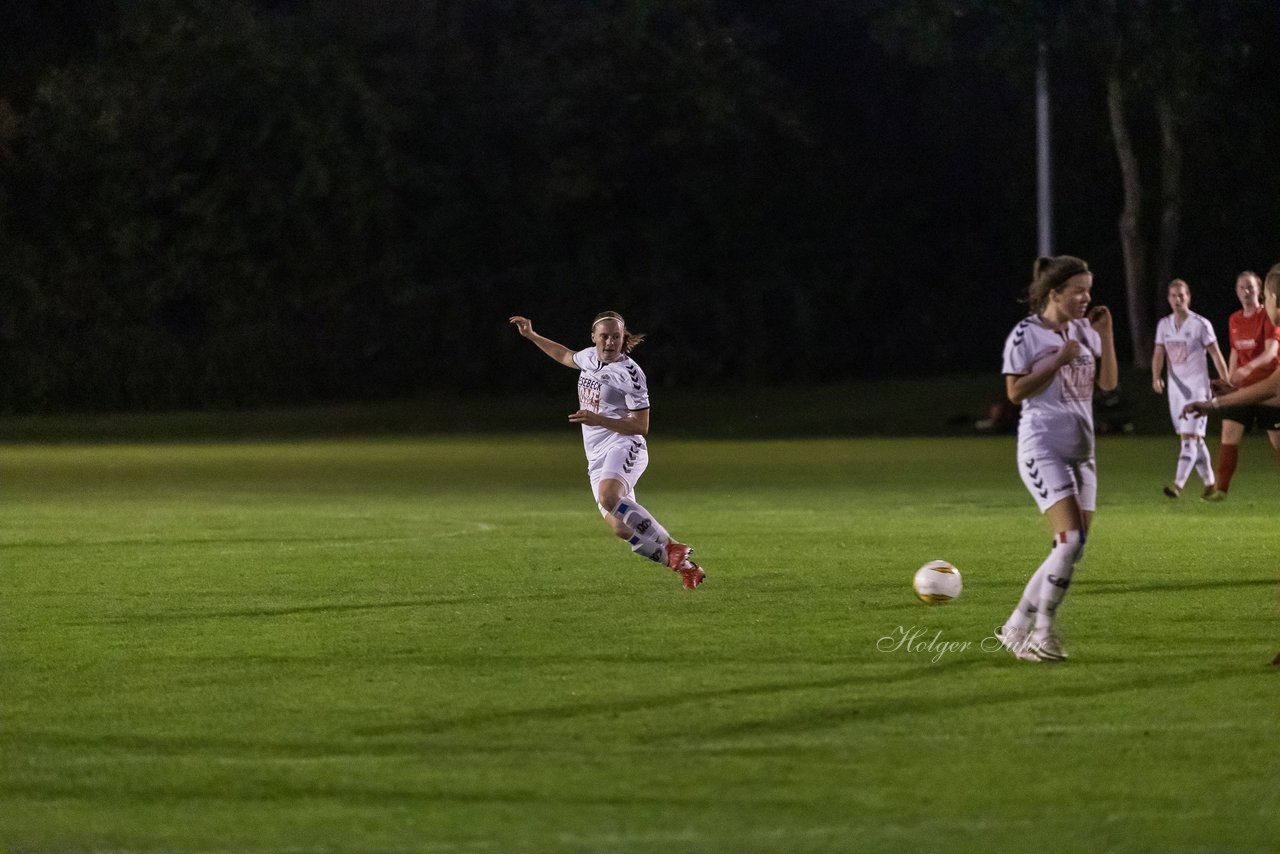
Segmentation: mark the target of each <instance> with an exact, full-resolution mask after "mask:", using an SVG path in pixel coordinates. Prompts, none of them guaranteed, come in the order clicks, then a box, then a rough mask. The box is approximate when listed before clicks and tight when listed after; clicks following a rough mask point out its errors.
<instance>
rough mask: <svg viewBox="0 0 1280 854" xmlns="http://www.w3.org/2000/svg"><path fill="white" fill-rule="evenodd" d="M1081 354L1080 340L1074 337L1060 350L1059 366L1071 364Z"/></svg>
mask: <svg viewBox="0 0 1280 854" xmlns="http://www.w3.org/2000/svg"><path fill="white" fill-rule="evenodd" d="M1079 355H1080V342H1079V341H1077V340H1076V339H1074V338H1072V339H1071V340H1070V341H1068V342H1067V343H1066V344H1063V345H1062V349H1061V350H1059V351H1058V359H1057V361H1058V367H1062V366H1063V365H1069V364H1071V362H1072V361H1073V360H1074V359H1075V357H1076V356H1079Z"/></svg>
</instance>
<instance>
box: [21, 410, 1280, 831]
mask: <svg viewBox="0 0 1280 854" xmlns="http://www.w3.org/2000/svg"><path fill="white" fill-rule="evenodd" d="M1252 438H1253V437H1251V440H1252ZM1246 444H1248V443H1246ZM1255 444H1257V447H1256V448H1255V447H1254V445H1252V444H1249V446H1248V447H1247V448H1246V450H1245V454H1244V456H1245V457H1246V462H1245V463H1244V464H1243V465H1242V467H1241V471H1240V473H1239V474H1238V475H1237V479H1236V483H1235V484H1234V488H1233V490H1232V495H1231V498H1230V499H1229V501H1227V502H1224V503H1223V504H1220V505H1209V504H1204V503H1202V502H1198V501H1195V500H1192V499H1183V500H1181V501H1178V502H1172V501H1168V500H1167V499H1164V498H1163V497H1162V496H1161V495H1160V494H1159V489H1160V486H1161V485H1162V484H1163V483H1164V481H1165V480H1166V479H1167V474H1168V472H1167V469H1169V468H1170V467H1171V465H1172V463H1173V461H1174V456H1175V455H1176V443H1173V442H1171V441H1166V440H1154V439H1134V438H1124V439H1104V440H1103V443H1102V445H1101V448H1100V470H1101V480H1102V485H1101V501H1100V508H1099V514H1098V517H1097V524H1096V526H1095V530H1094V535H1093V536H1092V537H1091V538H1090V542H1089V546H1088V551H1087V554H1086V558H1085V560H1084V562H1083V563H1082V564H1081V566H1080V569H1079V572H1078V575H1077V583H1076V584H1075V586H1074V587H1073V589H1072V592H1071V594H1070V596H1069V597H1068V600H1067V604H1066V606H1064V611H1063V618H1062V619H1063V625H1064V634H1065V636H1066V639H1067V642H1068V644H1069V646H1070V648H1071V650H1072V656H1073V660H1072V661H1070V662H1068V663H1066V664H1064V665H1060V666H1050V665H1028V664H1024V663H1020V662H1016V661H1014V660H1012V658H1010V657H1009V656H1007V655H1006V654H1003V653H1000V652H998V651H996V652H993V651H990V650H989V649H986V648H984V647H983V641H984V640H987V639H989V637H990V635H991V632H992V630H993V628H994V626H995V625H996V624H997V623H998V622H999V621H1000V620H1002V619H1003V617H1004V616H1005V615H1006V614H1007V612H1008V610H1009V609H1010V608H1011V607H1012V604H1013V599H1014V598H1015V597H1016V596H1017V593H1018V591H1019V590H1020V588H1021V586H1022V585H1023V584H1024V583H1025V579H1026V577H1027V575H1028V574H1029V572H1030V571H1031V569H1032V568H1034V566H1035V564H1037V563H1038V562H1039V561H1040V559H1042V557H1043V552H1044V551H1045V550H1046V549H1047V544H1048V538H1047V536H1046V534H1045V531H1044V529H1043V527H1042V524H1041V523H1040V521H1039V520H1037V519H1036V518H1035V513H1034V510H1033V508H1032V505H1031V504H1030V500H1029V499H1028V498H1027V496H1026V495H1025V494H1024V493H1023V490H1022V488H1021V485H1020V483H1019V482H1018V480H1017V475H1016V473H1015V472H1014V469H1013V448H1012V441H1011V440H1009V439H1005V438H992V439H945V440H930V439H901V440H892V439H874V440H836V439H827V440H799V441H780V440H769V441H759V442H751V441H726V442H697V441H672V440H664V439H661V438H657V439H655V441H654V443H653V445H654V457H653V459H654V461H653V464H652V466H651V468H650V471H649V472H648V473H647V474H646V476H645V479H644V481H643V482H642V484H641V490H640V495H641V500H642V501H644V502H645V504H646V506H648V507H649V508H650V509H652V510H653V511H654V512H655V513H657V515H658V517H659V518H660V519H661V520H662V521H663V522H664V524H666V525H668V526H669V527H670V528H671V529H672V530H673V531H674V532H675V533H677V534H678V535H681V536H683V537H685V538H687V539H688V540H690V541H691V542H693V543H694V545H695V546H697V548H698V554H699V556H700V558H701V559H702V560H703V561H704V562H705V564H706V566H707V569H708V571H709V573H710V576H709V581H708V583H707V585H706V586H705V587H704V588H703V589H701V590H699V591H697V592H696V593H688V592H687V591H684V590H682V589H681V588H680V586H679V583H678V579H677V578H675V576H674V575H673V574H672V573H670V572H669V571H664V570H662V569H661V568H658V567H655V566H653V565H649V564H646V563H644V562H642V561H639V560H637V559H635V558H634V557H633V556H631V555H630V553H629V552H628V551H627V550H626V548H625V546H623V545H621V544H620V543H618V542H617V541H616V540H615V539H614V538H613V537H612V536H611V535H609V534H608V533H607V531H606V530H605V527H604V525H603V524H602V523H601V522H600V520H599V519H598V518H597V517H598V514H597V513H596V511H595V508H594V506H593V504H592V502H591V496H590V493H589V491H588V488H587V486H586V483H585V476H584V468H585V466H584V464H583V461H582V458H581V448H580V446H579V445H578V443H577V442H576V439H575V438H573V437H571V436H567V435H559V436H555V437H542V436H533V437H515V438H500V437H486V438H481V439H474V440H473V439H465V438H456V437H455V438H448V439H438V440H416V439H379V440H375V441H367V442H366V441H355V440H352V441H336V440H330V441H320V442H300V443H271V442H252V443H236V444H216V443H210V444H192V445H179V444H170V445H159V446H148V445H130V446H114V445H102V446H93V447H87V446H57V447H36V446H24V447H10V448H0V480H2V481H3V483H4V484H5V487H6V488H5V490H4V491H3V493H0V514H2V518H3V521H4V524H3V525H2V526H0V562H2V568H0V597H3V602H4V607H3V609H0V640H2V641H3V643H2V644H0V684H2V685H3V686H4V693H3V700H2V701H0V721H2V722H3V727H2V728H0V847H3V848H6V849H12V850H30V851H44V850H48V851H54V850H57V851H65V850H95V851H111V850H116V851H157V850H165V851H175V850H176V851H224V850H225V851H229V850H237V851H240V850H244V851H289V850H307V851H367V850H379V851H401V850H403V851H424V850H425V851H431V850H438V851H452V850H457V851H465V850H502V851H509V850H514V851H543V850H602V849H607V850H611V851H612V850H620V851H650V850H664V851H669V850H697V851H771V850H778V849H779V848H785V849H787V850H797V851H823V850H848V849H851V848H872V849H877V850H879V849H901V850H918V849H921V848H926V847H927V848H934V849H949V850H991V849H993V848H995V849H1000V848H1014V847H1026V845H1027V844H1028V834H1029V833H1034V834H1038V838H1041V839H1047V840H1052V844H1053V845H1054V847H1057V848H1064V849H1080V850H1098V849H1109V850H1151V849H1153V848H1157V847H1165V848H1170V849H1173V850H1190V849H1216V850H1222V849H1230V850H1243V851H1249V850H1256V851H1264V850H1271V848H1272V843H1273V841H1274V839H1275V838H1277V837H1280V819H1278V818H1277V815H1280V803H1277V795H1276V794H1275V793H1276V792H1277V791H1278V790H1280V787H1278V786H1276V785H1275V784H1276V780H1275V778H1274V768H1275V767H1276V763H1275V762H1274V751H1273V750H1270V748H1268V747H1267V745H1269V744H1271V743H1273V741H1274V739H1273V735H1274V727H1275V721H1276V717H1275V688H1276V686H1277V682H1276V678H1277V676H1278V675H1280V674H1276V673H1274V672H1272V669H1271V668H1269V667H1268V666H1267V664H1266V662H1267V661H1269V659H1270V657H1271V656H1272V655H1274V654H1275V652H1276V649H1277V648H1280V640H1278V637H1277V635H1278V633H1277V632H1276V620H1275V616H1276V602H1277V600H1276V592H1275V580H1276V579H1275V570H1274V568H1273V566H1272V565H1271V563H1270V561H1269V559H1268V558H1267V554H1268V552H1267V551H1266V550H1265V540H1263V539H1262V537H1263V536H1264V534H1261V533H1260V534H1259V535H1257V537H1258V538H1257V539H1256V540H1255V539H1251V538H1247V537H1241V536H1240V535H1239V532H1240V531H1242V530H1252V531H1258V532H1265V531H1267V530H1269V528H1268V527H1267V526H1268V525H1269V524H1270V523H1271V519H1272V517H1273V515H1274V506H1275V505H1274V501H1273V500H1272V498H1271V496H1272V495H1273V494H1274V489H1273V484H1274V473H1273V472H1270V471H1267V470H1265V469H1264V468H1263V467H1262V466H1260V465H1252V466H1251V465H1250V464H1249V463H1250V461H1252V460H1254V458H1255V457H1256V458H1257V459H1259V460H1260V459H1262V458H1263V457H1264V456H1265V454H1266V453H1267V451H1266V450H1265V448H1264V447H1263V445H1264V443H1255ZM935 557H944V558H947V559H949V560H951V561H952V562H954V563H956V564H957V565H958V566H960V567H961V569H962V571H963V572H964V573H965V576H964V577H965V583H966V589H965V593H964V595H963V596H962V597H961V598H960V599H959V600H958V601H956V602H955V603H952V604H949V605H947V606H945V607H939V608H927V607H925V606H922V605H920V604H919V603H918V602H916V601H915V600H914V598H913V597H912V595H911V592H910V589H909V581H910V577H911V573H912V572H913V571H914V569H915V567H916V566H918V565H919V564H921V563H923V562H925V561H926V560H929V559H932V558H935ZM912 633H915V634H914V635H913V634H912ZM908 635H910V636H911V637H912V638H913V640H911V641H905V640H903V639H904V637H906V636H908ZM885 639H888V641H887V642H886V641H885ZM1268 751H1270V754H1269V755H1268ZM1046 798H1048V799H1049V800H1046Z"/></svg>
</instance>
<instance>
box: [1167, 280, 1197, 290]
mask: <svg viewBox="0 0 1280 854" xmlns="http://www.w3.org/2000/svg"><path fill="white" fill-rule="evenodd" d="M1174 288H1186V289H1187V293H1191V286H1190V285H1188V284H1187V283H1186V281H1185V280H1183V279H1174V280H1173V281H1172V282H1170V283H1169V286H1168V287H1167V288H1165V293H1168V292H1169V291H1171V290H1173V289H1174Z"/></svg>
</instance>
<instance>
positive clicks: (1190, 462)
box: [1173, 439, 1196, 489]
mask: <svg viewBox="0 0 1280 854" xmlns="http://www.w3.org/2000/svg"><path fill="white" fill-rule="evenodd" d="M1195 464H1196V446H1195V444H1194V443H1193V442H1192V441H1191V440H1190V439H1183V440H1182V450H1181V451H1180V452H1179V453H1178V473H1177V474H1176V475H1174V478H1173V482H1174V483H1176V484H1177V485H1178V489H1182V487H1184V486H1186V485H1187V478H1189V477H1191V467H1192V466H1194V465H1195Z"/></svg>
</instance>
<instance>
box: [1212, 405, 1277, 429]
mask: <svg viewBox="0 0 1280 854" xmlns="http://www.w3.org/2000/svg"><path fill="white" fill-rule="evenodd" d="M1218 414H1219V415H1221V416H1222V420H1223V421H1235V422H1236V423H1237V424H1243V425H1244V426H1245V427H1246V428H1250V429H1252V428H1253V427H1254V426H1257V427H1260V428H1262V429H1263V430H1280V407H1277V406H1264V405H1262V404H1261V403H1242V404H1240V405H1239V406H1224V407H1222V408H1221V409H1219V410H1218Z"/></svg>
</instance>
